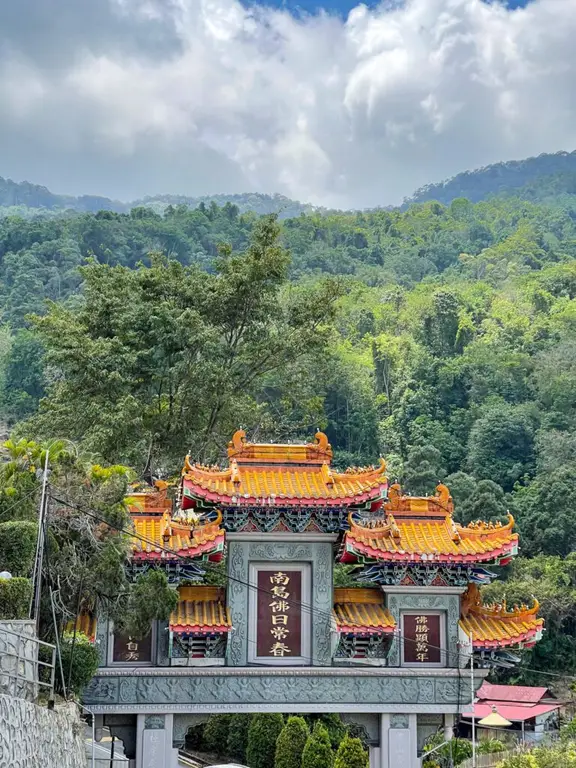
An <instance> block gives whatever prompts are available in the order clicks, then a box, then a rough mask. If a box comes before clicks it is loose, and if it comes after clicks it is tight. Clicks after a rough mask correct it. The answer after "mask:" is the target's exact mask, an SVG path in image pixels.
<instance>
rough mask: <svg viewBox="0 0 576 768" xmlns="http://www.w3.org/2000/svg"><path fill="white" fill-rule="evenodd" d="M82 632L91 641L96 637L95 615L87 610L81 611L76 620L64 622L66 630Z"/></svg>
mask: <svg viewBox="0 0 576 768" xmlns="http://www.w3.org/2000/svg"><path fill="white" fill-rule="evenodd" d="M74 630H76V632H82V634H83V635H86V637H87V638H88V639H89V640H90V641H91V642H92V643H93V642H94V640H95V639H96V617H95V616H94V615H93V614H92V613H89V612H87V611H82V612H81V613H80V615H79V616H78V618H77V619H76V622H74V621H69V622H68V623H67V624H66V632H70V633H72V632H74Z"/></svg>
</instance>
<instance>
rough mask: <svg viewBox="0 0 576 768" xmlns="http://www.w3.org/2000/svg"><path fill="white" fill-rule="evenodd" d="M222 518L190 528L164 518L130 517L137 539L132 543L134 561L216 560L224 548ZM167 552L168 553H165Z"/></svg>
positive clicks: (165, 513)
mask: <svg viewBox="0 0 576 768" xmlns="http://www.w3.org/2000/svg"><path fill="white" fill-rule="evenodd" d="M221 519H222V516H221V515H219V516H218V519H217V520H216V521H215V522H213V523H207V524H206V525H199V526H196V527H193V526H192V525H190V524H187V523H179V522H175V521H174V520H173V519H172V518H171V516H170V514H169V512H164V514H163V515H133V516H132V523H133V525H134V531H135V533H136V536H135V537H134V539H133V540H132V551H133V557H134V560H170V559H173V558H176V557H188V558H195V557H202V558H204V559H208V560H213V561H218V560H220V559H221V558H222V552H223V549H224V530H223V529H222V528H221V527H220V521H221ZM166 550H169V551H166Z"/></svg>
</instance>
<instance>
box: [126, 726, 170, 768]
mask: <svg viewBox="0 0 576 768" xmlns="http://www.w3.org/2000/svg"><path fill="white" fill-rule="evenodd" d="M173 720H174V715H138V722H137V726H136V768H177V766H178V750H175V749H173V748H172V728H173Z"/></svg>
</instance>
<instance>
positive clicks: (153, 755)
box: [142, 729, 166, 768]
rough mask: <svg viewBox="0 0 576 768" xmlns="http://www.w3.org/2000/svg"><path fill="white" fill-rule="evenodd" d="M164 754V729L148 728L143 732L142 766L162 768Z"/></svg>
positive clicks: (145, 767)
mask: <svg viewBox="0 0 576 768" xmlns="http://www.w3.org/2000/svg"><path fill="white" fill-rule="evenodd" d="M165 754H166V731H159V730H148V729H146V730H145V731H144V732H143V744H142V765H143V768H164V766H165V760H164V758H165Z"/></svg>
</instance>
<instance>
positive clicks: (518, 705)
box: [463, 682, 562, 741]
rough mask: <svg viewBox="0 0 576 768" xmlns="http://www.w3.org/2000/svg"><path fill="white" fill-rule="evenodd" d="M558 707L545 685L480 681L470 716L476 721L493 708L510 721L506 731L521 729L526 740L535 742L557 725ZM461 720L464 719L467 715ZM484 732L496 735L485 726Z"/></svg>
mask: <svg viewBox="0 0 576 768" xmlns="http://www.w3.org/2000/svg"><path fill="white" fill-rule="evenodd" d="M561 707H562V703H561V702H559V701H557V700H556V699H555V697H554V696H553V695H552V693H551V692H550V691H549V690H548V688H537V687H530V686H525V685H493V684H491V683H486V682H484V683H483V684H482V686H481V687H480V688H479V690H478V693H477V699H476V703H475V704H474V717H475V718H476V720H477V721H479V720H482V718H484V717H487V716H488V715H489V714H490V713H491V712H494V711H496V712H498V714H499V715H501V716H502V717H504V718H506V720H509V721H510V722H511V723H512V726H511V728H510V729H509V730H511V731H514V730H517V731H521V732H522V734H523V737H524V739H525V740H526V741H539V740H540V739H541V738H542V737H543V736H544V734H545V733H546V731H549V730H553V729H555V727H556V726H557V714H558V712H559V710H560V708H561ZM463 719H464V720H465V721H466V720H468V719H469V718H467V717H464V718H463ZM487 735H490V736H495V737H498V735H499V734H498V732H496V731H494V732H493V733H492V730H491V729H488V733H487ZM500 735H501V734H500Z"/></svg>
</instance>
